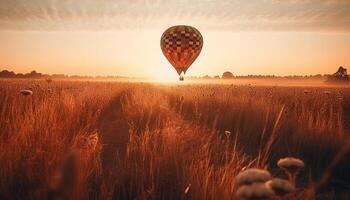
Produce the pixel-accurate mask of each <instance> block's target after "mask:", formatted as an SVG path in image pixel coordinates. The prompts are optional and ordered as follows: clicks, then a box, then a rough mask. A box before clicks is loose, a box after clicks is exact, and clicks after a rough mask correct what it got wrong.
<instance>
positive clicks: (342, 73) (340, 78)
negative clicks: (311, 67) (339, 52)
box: [327, 66, 350, 82]
mask: <svg viewBox="0 0 350 200" xmlns="http://www.w3.org/2000/svg"><path fill="white" fill-rule="evenodd" d="M327 81H328V82H344V81H345V82H349V81H350V79H349V75H348V72H347V69H346V68H345V67H343V66H340V67H339V68H338V70H337V72H335V73H334V74H332V75H331V76H328V77H327Z"/></svg>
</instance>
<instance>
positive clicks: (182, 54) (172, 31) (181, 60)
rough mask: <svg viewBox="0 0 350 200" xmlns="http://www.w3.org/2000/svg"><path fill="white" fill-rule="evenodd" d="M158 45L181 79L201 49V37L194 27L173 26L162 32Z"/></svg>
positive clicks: (181, 79)
mask: <svg viewBox="0 0 350 200" xmlns="http://www.w3.org/2000/svg"><path fill="white" fill-rule="evenodd" d="M160 47H161V49H162V51H163V54H164V55H165V57H166V58H167V59H168V61H169V62H170V64H171V65H172V66H173V67H174V68H175V70H176V71H177V73H178V74H179V76H180V81H183V80H184V78H183V74H185V73H186V71H187V69H188V68H189V67H190V66H191V65H192V63H193V62H194V61H195V60H196V58H197V57H198V55H199V54H200V52H201V50H202V47H203V37H202V35H201V33H200V32H199V31H198V30H197V29H196V28H194V27H191V26H185V25H180V26H173V27H170V28H168V29H167V30H166V31H165V32H164V33H163V35H162V37H161V39H160Z"/></svg>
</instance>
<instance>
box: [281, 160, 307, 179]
mask: <svg viewBox="0 0 350 200" xmlns="http://www.w3.org/2000/svg"><path fill="white" fill-rule="evenodd" d="M277 166H278V167H279V168H281V169H283V170H284V171H285V173H286V174H287V175H288V178H289V181H290V182H292V184H293V185H295V179H296V176H297V175H298V174H299V172H300V170H301V169H302V168H303V167H304V166H305V164H304V162H303V161H302V160H300V159H298V158H293V157H286V158H282V159H280V160H279V161H278V162H277Z"/></svg>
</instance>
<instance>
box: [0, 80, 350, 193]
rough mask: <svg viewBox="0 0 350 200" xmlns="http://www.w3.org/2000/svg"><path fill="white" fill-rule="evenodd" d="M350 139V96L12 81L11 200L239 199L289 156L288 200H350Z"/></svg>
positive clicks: (5, 120)
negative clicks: (294, 161)
mask: <svg viewBox="0 0 350 200" xmlns="http://www.w3.org/2000/svg"><path fill="white" fill-rule="evenodd" d="M21 89H31V90H32V91H33V95H28V96H24V95H21V94H20V90H21ZM228 131H229V132H228ZM349 132H350V90H349V88H342V87H320V86H318V87H302V86H298V87H293V86H279V87H277V86H267V85H265V86H257V85H247V84H245V85H236V84H228V83H226V84H159V83H153V84H152V83H118V82H92V81H90V82H89V81H85V82H82V81H54V82H52V83H47V82H45V81H44V80H5V79H4V80H0V177H1V179H0V199H222V200H225V199H237V196H236V195H235V192H236V189H237V186H236V184H235V177H236V175H237V174H238V173H239V172H241V171H242V169H245V168H251V167H257V168H264V169H268V170H269V171H270V172H271V173H272V174H273V175H274V176H276V177H281V178H286V176H285V175H284V173H283V172H282V171H281V170H280V169H279V168H278V167H277V166H276V162H277V161H278V160H279V159H280V158H283V157H286V156H293V157H297V158H300V159H302V160H303V161H304V162H305V168H304V169H303V170H302V171H301V173H300V175H299V176H298V178H297V188H298V189H297V190H296V191H295V192H293V193H292V194H289V195H287V196H286V197H284V198H285V199H315V198H321V199H348V198H350V195H349V194H350V193H349V192H347V190H349V185H350V182H349V180H350V171H349V169H350V157H349V153H348V150H349V149H350V140H349Z"/></svg>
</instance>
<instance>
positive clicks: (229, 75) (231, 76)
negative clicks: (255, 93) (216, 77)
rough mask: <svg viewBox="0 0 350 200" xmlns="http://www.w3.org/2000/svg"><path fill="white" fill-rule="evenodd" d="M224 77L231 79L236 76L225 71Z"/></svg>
mask: <svg viewBox="0 0 350 200" xmlns="http://www.w3.org/2000/svg"><path fill="white" fill-rule="evenodd" d="M222 78H223V79H231V78H234V76H233V74H232V73H231V72H224V73H223V74H222Z"/></svg>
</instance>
